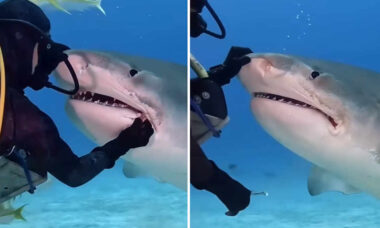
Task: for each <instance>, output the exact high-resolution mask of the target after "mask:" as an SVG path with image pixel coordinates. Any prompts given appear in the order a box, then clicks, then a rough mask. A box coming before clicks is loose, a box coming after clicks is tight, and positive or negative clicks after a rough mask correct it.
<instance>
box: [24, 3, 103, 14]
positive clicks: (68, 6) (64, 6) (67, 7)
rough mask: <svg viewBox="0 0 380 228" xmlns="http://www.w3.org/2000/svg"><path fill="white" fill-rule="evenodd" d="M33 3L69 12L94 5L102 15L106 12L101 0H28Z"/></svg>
mask: <svg viewBox="0 0 380 228" xmlns="http://www.w3.org/2000/svg"><path fill="white" fill-rule="evenodd" d="M29 1H31V2H33V3H34V4H36V5H38V6H40V7H42V6H45V5H48V4H50V5H52V6H54V7H55V8H56V9H58V10H61V11H63V12H65V13H68V14H71V13H70V12H69V11H74V10H76V11H83V10H85V9H87V8H89V7H96V8H97V9H99V10H100V11H101V12H102V13H103V14H104V15H106V12H105V11H104V9H103V8H102V6H101V4H102V0H29Z"/></svg>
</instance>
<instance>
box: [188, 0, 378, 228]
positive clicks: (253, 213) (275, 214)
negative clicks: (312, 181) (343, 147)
mask: <svg viewBox="0 0 380 228" xmlns="http://www.w3.org/2000/svg"><path fill="white" fill-rule="evenodd" d="M210 3H211V5H212V6H213V7H214V9H215V11H216V12H217V13H218V14H219V16H220V18H221V20H222V21H223V22H224V25H225V27H226V30H227V37H226V39H225V40H217V39H214V38H210V37H208V36H204V35H202V36H201V37H200V38H197V39H194V38H192V39H191V52H192V54H193V55H194V56H195V57H197V59H198V60H199V61H200V62H201V63H202V64H204V65H205V66H206V67H211V66H214V65H217V64H220V63H222V62H223V60H224V58H225V57H226V55H227V52H228V50H229V49H230V47H231V46H233V45H235V46H243V47H249V48H251V49H252V50H253V51H254V52H256V53H260V52H273V53H283V54H292V55H300V56H306V57H311V58H319V59H325V60H333V61H338V62H342V63H346V64H351V65H355V66H359V67H363V68H367V69H371V70H374V71H377V72H380V65H379V60H380V52H379V50H380V42H379V40H380V30H379V26H378V25H379V24H380V18H379V16H378V11H379V9H380V5H379V3H378V1H375V0H368V1H361V2H358V1H352V0H349V1H329V0H319V1H307V0H283V1H274V0H273V1H268V0H240V1H230V0H218V1H216V0H215V1H212V0H211V1H210ZM204 15H205V16H204V17H205V19H206V21H207V22H209V27H210V28H211V29H212V30H214V31H217V28H216V26H215V24H214V23H213V22H212V19H211V18H210V16H208V15H207V14H204ZM193 76H194V75H193ZM224 91H225V95H226V100H227V106H228V108H229V116H230V119H231V121H230V123H229V124H228V125H227V126H226V127H225V128H224V129H223V131H222V136H221V138H220V139H215V138H214V139H210V140H209V141H208V142H207V143H206V144H205V145H204V146H203V148H204V150H205V152H206V154H207V155H208V157H209V158H210V159H212V160H214V161H215V162H216V164H218V165H219V167H220V168H222V169H223V170H225V171H226V172H228V173H229V174H230V175H231V176H232V177H234V178H235V179H236V180H238V181H240V182H241V183H243V184H244V185H245V186H246V187H248V188H250V189H253V190H255V191H267V192H268V193H269V196H268V197H264V196H254V197H252V199H251V204H250V206H249V207H248V208H247V209H246V210H244V211H242V212H241V213H240V214H238V215H237V216H236V217H227V216H225V215H224V213H225V212H226V208H225V207H224V205H223V204H222V203H221V202H220V201H219V200H218V199H217V198H216V197H215V196H213V195H212V194H210V193H208V192H206V191H198V190H196V189H194V188H192V189H191V218H190V219H191V227H192V228H203V227H222V228H251V227H255V228H377V227H380V201H378V200H377V199H375V198H374V197H372V196H369V195H368V194H364V193H362V194H357V195H350V196H346V195H342V194H340V193H334V192H331V193H325V194H322V195H319V196H314V197H311V196H309V194H308V191H307V186H306V183H307V176H308V173H309V170H310V167H311V164H310V163H308V162H306V161H305V160H303V159H302V158H300V157H298V156H297V155H295V154H293V153H292V152H290V151H289V150H287V149H286V148H284V147H283V146H282V145H280V144H279V143H278V142H277V141H275V140H274V139H272V138H271V137H270V136H269V135H268V134H267V133H265V132H264V130H263V129H262V128H261V126H259V124H258V123H257V122H256V120H255V119H254V117H253V116H252V114H251V110H250V105H249V104H250V99H251V98H250V95H249V94H248V93H247V92H246V91H245V89H244V88H243V87H242V86H241V84H240V82H239V81H238V80H237V79H233V80H232V83H231V84H230V85H227V86H225V87H224ZM379 91H380V85H379ZM295 118H296V117H295ZM306 133H307V130H306V129H305V134H306ZM379 139H380V136H379ZM321 143H322V142H321ZM228 167H235V168H232V169H230V168H228Z"/></svg>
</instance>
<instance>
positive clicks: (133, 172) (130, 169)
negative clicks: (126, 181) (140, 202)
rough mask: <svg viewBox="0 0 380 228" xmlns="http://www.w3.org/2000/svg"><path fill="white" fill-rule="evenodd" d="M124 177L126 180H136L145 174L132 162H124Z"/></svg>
mask: <svg viewBox="0 0 380 228" xmlns="http://www.w3.org/2000/svg"><path fill="white" fill-rule="evenodd" d="M123 173H124V176H126V177H128V178H136V177H143V176H147V174H146V172H145V171H144V170H142V169H141V168H140V167H138V166H137V165H135V164H133V163H132V162H129V161H125V163H124V167H123Z"/></svg>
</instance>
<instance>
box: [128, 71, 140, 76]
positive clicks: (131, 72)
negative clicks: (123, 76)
mask: <svg viewBox="0 0 380 228" xmlns="http://www.w3.org/2000/svg"><path fill="white" fill-rule="evenodd" d="M137 73H138V71H137V70H135V69H131V70H130V71H129V74H130V75H131V76H132V77H133V76H135V75H136V74H137Z"/></svg>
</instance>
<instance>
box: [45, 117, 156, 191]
mask: <svg viewBox="0 0 380 228" xmlns="http://www.w3.org/2000/svg"><path fill="white" fill-rule="evenodd" d="M152 134H153V129H152V126H151V125H150V123H149V122H148V121H145V122H142V121H141V120H140V119H137V120H136V121H135V122H134V123H133V125H132V126H131V127H129V128H127V129H125V130H124V131H122V132H121V133H120V135H119V136H118V137H117V138H116V139H114V140H111V141H110V142H108V143H106V144H105V145H103V146H101V147H96V148H95V149H93V150H92V151H91V152H90V153H89V154H87V155H84V156H82V157H78V156H76V155H75V154H74V153H73V152H72V151H71V149H70V147H69V146H68V145H67V144H66V143H65V142H64V141H63V140H62V139H61V138H60V137H59V135H58V132H56V133H55V137H53V138H51V139H50V140H51V141H52V142H54V148H55V152H53V153H54V155H53V156H50V160H49V166H48V172H49V173H51V174H52V175H53V176H55V177H56V178H57V179H59V180H60V181H62V182H63V183H65V184H67V185H69V186H71V187H78V186H80V185H83V184H85V183H86V182H88V181H90V180H91V179H92V178H94V177H95V176H96V175H98V174H99V173H100V172H101V171H103V170H104V169H108V168H112V167H113V166H114V164H115V161H116V160H117V159H118V158H119V157H120V156H122V155H124V154H125V153H126V152H127V151H128V150H129V149H131V148H136V147H141V146H145V145H146V144H148V141H149V138H150V136H151V135H152ZM52 135H53V134H52Z"/></svg>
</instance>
